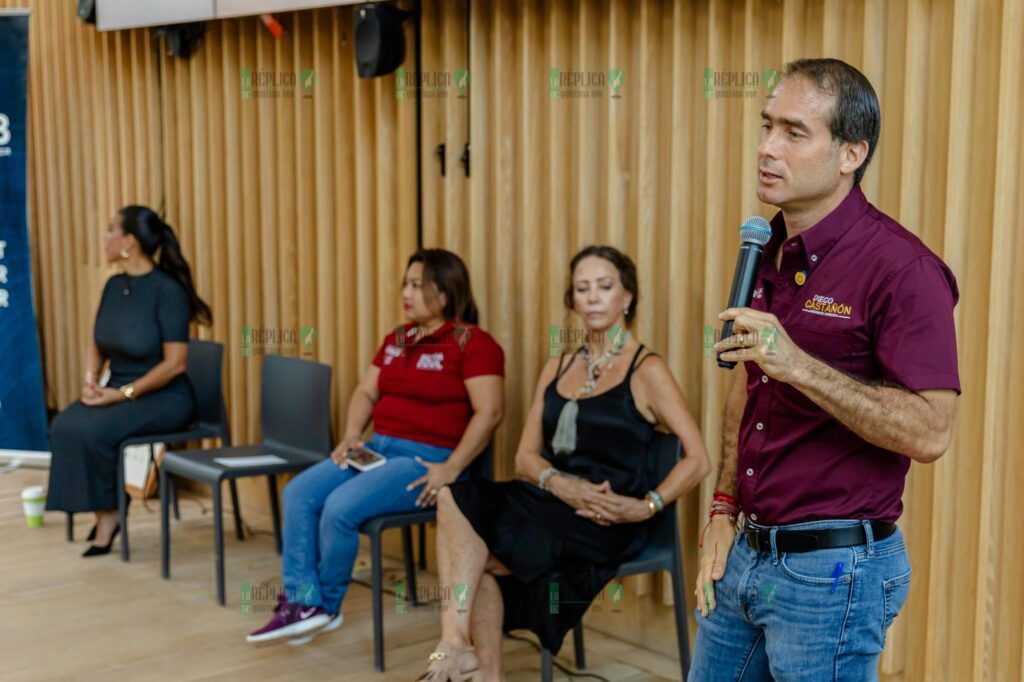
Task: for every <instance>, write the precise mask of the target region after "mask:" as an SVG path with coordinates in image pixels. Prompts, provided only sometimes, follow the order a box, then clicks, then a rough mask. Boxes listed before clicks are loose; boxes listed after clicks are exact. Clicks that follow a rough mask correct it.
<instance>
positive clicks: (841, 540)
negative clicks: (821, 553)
mask: <svg viewBox="0 0 1024 682" xmlns="http://www.w3.org/2000/svg"><path fill="white" fill-rule="evenodd" d="M895 531H896V524H895V523H884V522H882V521H872V522H871V533H872V535H873V536H874V541H875V542H878V541H879V540H884V539H886V538H887V537H889V536H890V535H892V534H893V533H894V532H895ZM743 533H744V535H746V537H747V544H748V545H750V546H751V547H752V548H753V549H755V550H757V551H758V552H771V551H772V529H771V528H770V527H765V526H756V527H754V526H751V525H750V524H749V523H748V524H746V527H745V528H744V531H743ZM867 542H868V538H867V535H866V534H865V533H864V526H846V527H844V528H816V529H814V530H810V529H808V530H780V531H778V532H777V533H776V534H775V547H776V549H777V550H778V551H780V552H813V551H814V550H816V549H835V548H837V547H857V546H858V545H866V544H867Z"/></svg>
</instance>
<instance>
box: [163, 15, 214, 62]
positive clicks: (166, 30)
mask: <svg viewBox="0 0 1024 682" xmlns="http://www.w3.org/2000/svg"><path fill="white" fill-rule="evenodd" d="M155 35H156V36H157V37H158V38H163V39H164V41H165V46H166V50H167V54H168V55H169V56H171V57H178V58H179V59H188V58H189V57H191V56H192V55H193V54H195V52H196V50H198V49H199V47H200V46H201V45H202V44H203V38H204V37H206V24H205V23H203V22H201V21H196V22H192V23H189V24H171V25H170V26H160V27H158V28H157V29H156V31H155Z"/></svg>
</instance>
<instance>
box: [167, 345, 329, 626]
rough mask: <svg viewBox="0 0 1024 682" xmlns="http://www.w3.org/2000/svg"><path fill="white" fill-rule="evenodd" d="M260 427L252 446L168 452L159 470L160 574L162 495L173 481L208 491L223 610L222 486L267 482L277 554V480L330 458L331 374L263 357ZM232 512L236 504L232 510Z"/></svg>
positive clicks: (292, 360) (310, 365) (318, 366)
mask: <svg viewBox="0 0 1024 682" xmlns="http://www.w3.org/2000/svg"><path fill="white" fill-rule="evenodd" d="M260 426H261V429H262V435H263V440H262V442H260V443H257V444H254V445H242V446H235V447H224V448H214V449H211V450H185V451H181V452H168V453H167V454H165V455H164V460H163V466H161V467H160V536H161V548H160V558H161V568H162V574H163V577H164V579H165V580H167V579H169V578H170V577H171V560H170V550H171V535H170V523H169V519H168V499H167V495H166V494H165V492H166V491H167V489H168V486H169V485H170V483H171V477H172V476H178V477H181V478H185V479H188V480H192V481H198V482H200V483H206V484H208V485H210V486H211V487H212V488H213V545H214V552H215V554H216V562H215V564H216V573H217V603H218V604H220V605H221V606H223V605H224V537H223V520H222V519H221V515H222V501H221V483H222V482H223V481H225V480H227V481H229V482H231V483H232V484H233V483H234V481H235V480H237V479H239V478H247V477H252V476H266V477H267V485H268V488H269V491H270V508H271V512H272V513H273V517H274V539H275V542H276V546H277V553H278V554H280V553H281V510H280V502H279V500H278V493H277V475H278V474H285V473H294V472H298V471H301V470H303V469H305V468H307V467H309V466H311V465H313V464H316V463H317V462H319V461H320V460H322V459H324V458H325V457H327V456H328V455H329V454H330V452H331V447H332V446H331V368H330V367H328V366H327V365H323V364H320V363H318V362H312V361H309V360H300V359H298V358H289V357H282V356H278V355H270V356H267V357H266V359H265V360H264V362H263V377H262V379H261V382H260ZM257 455H277V456H278V457H280V458H281V459H283V460H284V461H283V462H278V463H274V464H266V465H258V466H241V467H228V466H224V465H222V464H219V463H217V462H215V461H214V459H224V458H237V457H253V456H257ZM236 508H237V504H236Z"/></svg>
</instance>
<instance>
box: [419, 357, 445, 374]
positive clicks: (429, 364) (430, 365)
mask: <svg viewBox="0 0 1024 682" xmlns="http://www.w3.org/2000/svg"><path fill="white" fill-rule="evenodd" d="M443 361H444V353H424V354H423V355H421V356H420V357H419V359H418V360H416V369H429V370H433V371H435V372H440V371H441V370H443V369H444V366H443V365H442V364H441V363H442V362H443Z"/></svg>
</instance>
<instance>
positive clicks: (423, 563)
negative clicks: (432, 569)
mask: <svg viewBox="0 0 1024 682" xmlns="http://www.w3.org/2000/svg"><path fill="white" fill-rule="evenodd" d="M420 570H421V571H425V570H427V524H425V523H421V524H420Z"/></svg>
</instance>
